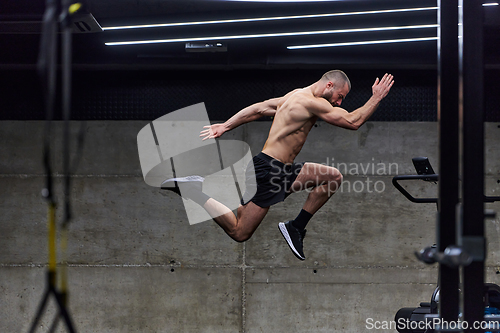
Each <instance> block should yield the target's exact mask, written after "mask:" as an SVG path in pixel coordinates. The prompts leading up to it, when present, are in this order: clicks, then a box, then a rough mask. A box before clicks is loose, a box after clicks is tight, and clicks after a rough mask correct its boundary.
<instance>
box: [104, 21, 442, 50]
mask: <svg viewBox="0 0 500 333" xmlns="http://www.w3.org/2000/svg"><path fill="white" fill-rule="evenodd" d="M437 27H439V25H437V24H426V25H407V26H399V27H381V28H359V29H341V30H322V31H303V32H282V33H272V34H254V35H235V36H215V37H193V38H174V39H154V40H139V41H128V42H107V43H105V44H106V45H109V46H115V45H138V44H158V43H176V42H199V41H204V42H207V41H212V40H226V39H246V38H264V37H287V36H305V35H321V34H340V33H353V32H372V31H390V30H406V29H426V28H437Z"/></svg>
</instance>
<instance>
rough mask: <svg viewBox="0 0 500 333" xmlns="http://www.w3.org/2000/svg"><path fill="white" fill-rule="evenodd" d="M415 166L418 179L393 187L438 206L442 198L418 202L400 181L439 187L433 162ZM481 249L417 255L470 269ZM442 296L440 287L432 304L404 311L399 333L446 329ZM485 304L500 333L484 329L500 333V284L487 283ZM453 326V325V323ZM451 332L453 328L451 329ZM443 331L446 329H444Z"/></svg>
mask: <svg viewBox="0 0 500 333" xmlns="http://www.w3.org/2000/svg"><path fill="white" fill-rule="evenodd" d="M412 162H413V165H414V167H415V169H416V171H417V175H399V176H395V177H393V179H392V183H393V185H394V186H395V187H396V188H397V189H398V190H399V191H400V192H401V193H402V194H403V195H404V196H405V197H406V198H407V199H408V200H410V201H411V202H415V203H436V204H437V203H438V198H415V197H414V196H413V195H411V194H410V193H409V192H408V191H407V190H406V189H405V188H404V187H403V186H401V184H400V183H399V181H404V180H423V181H427V182H433V183H435V184H436V183H437V181H438V180H439V175H438V174H436V173H435V172H434V169H433V168H432V166H431V164H430V162H429V159H428V158H427V157H414V158H413V159H412ZM484 201H485V202H495V201H500V197H490V196H485V197H484ZM485 216H492V217H494V213H491V212H486V213H485ZM477 246H482V244H481V243H474V242H472V243H471V244H468V246H467V247H464V246H462V247H459V246H448V247H447V248H446V249H445V251H444V252H439V251H438V248H437V245H435V244H434V245H432V246H430V247H427V248H425V249H422V250H421V251H419V252H416V253H415V255H416V257H417V258H418V259H419V260H420V261H422V262H424V263H426V264H434V263H437V262H438V263H441V264H444V265H446V266H449V267H458V266H468V265H470V264H471V263H472V261H473V257H474V255H478V252H480V251H478V249H477ZM439 294H440V286H439V285H438V286H437V287H436V289H435V290H434V293H433V294H432V296H431V299H430V302H422V303H420V306H419V307H417V308H415V307H413V308H402V309H400V310H399V311H398V312H397V313H396V316H395V318H394V321H395V322H396V328H397V331H398V332H400V333H433V332H435V331H436V328H437V327H439V326H443V322H442V321H441V319H440V317H439ZM482 294H483V298H484V300H485V313H484V314H485V318H484V319H485V320H484V324H485V326H486V325H487V326H488V328H495V329H496V330H488V328H486V327H484V329H485V330H486V331H485V332H491V333H499V332H500V287H499V286H498V285H496V284H492V283H485V284H484V290H483V292H482ZM449 325H451V323H449ZM449 328H450V329H451V327H449ZM441 330H443V328H441Z"/></svg>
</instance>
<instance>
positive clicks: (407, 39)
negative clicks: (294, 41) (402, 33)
mask: <svg viewBox="0 0 500 333" xmlns="http://www.w3.org/2000/svg"><path fill="white" fill-rule="evenodd" d="M429 40H438V37H423V38H405V39H386V40H373V41H361V42H346V43H332V44H312V45H298V46H287V49H289V50H298V49H311V48H319V47H336V46H353V45H370V44H389V43H406V42H423V41H429Z"/></svg>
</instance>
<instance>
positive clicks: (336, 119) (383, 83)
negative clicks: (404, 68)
mask: <svg viewBox="0 0 500 333" xmlns="http://www.w3.org/2000/svg"><path fill="white" fill-rule="evenodd" d="M393 84H394V77H393V76H392V75H391V74H385V75H384V77H383V78H382V79H381V80H379V78H377V79H376V80H375V83H374V84H373V86H372V97H370V99H369V100H368V101H367V102H366V103H365V104H364V105H363V106H362V107H360V108H358V109H356V110H354V111H352V112H347V111H346V110H344V109H342V108H340V107H333V106H332V105H331V104H330V103H328V101H326V100H325V101H321V100H320V101H319V102H318V101H313V102H312V103H314V105H312V106H311V107H310V110H311V112H312V113H314V114H315V115H317V116H318V117H319V118H321V119H323V120H324V121H326V122H328V123H330V124H332V125H336V126H340V127H343V128H347V129H352V130H357V129H358V128H359V127H361V125H363V124H364V123H365V122H366V121H367V120H368V119H369V118H370V117H371V115H372V114H373V113H374V112H375V110H376V109H377V108H378V105H379V104H380V102H381V101H382V99H384V98H385V97H386V96H387V94H388V93H389V91H390V90H391V87H392V85H393Z"/></svg>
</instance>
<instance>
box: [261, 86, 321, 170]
mask: <svg viewBox="0 0 500 333" xmlns="http://www.w3.org/2000/svg"><path fill="white" fill-rule="evenodd" d="M311 98H318V97H315V96H313V94H312V92H311V91H310V89H308V88H304V89H296V90H294V91H291V92H289V93H288V94H286V95H285V96H283V97H282V98H281V100H280V101H279V103H278V108H277V110H276V114H275V115H274V121H273V124H272V126H271V129H270V131H269V136H268V138H267V141H266V144H265V145H264V148H263V150H262V152H263V153H265V154H267V155H269V156H271V157H273V158H275V159H277V160H279V161H281V162H283V163H291V162H293V160H294V159H295V157H296V156H297V155H298V154H299V152H300V150H301V149H302V146H303V145H304V143H305V141H306V138H307V135H308V134H309V131H310V130H311V128H312V127H313V125H314V124H315V123H316V120H317V117H316V116H315V115H314V114H312V113H311V112H309V111H308V110H307V108H306V106H305V105H306V103H305V102H306V101H307V100H308V99H311Z"/></svg>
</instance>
